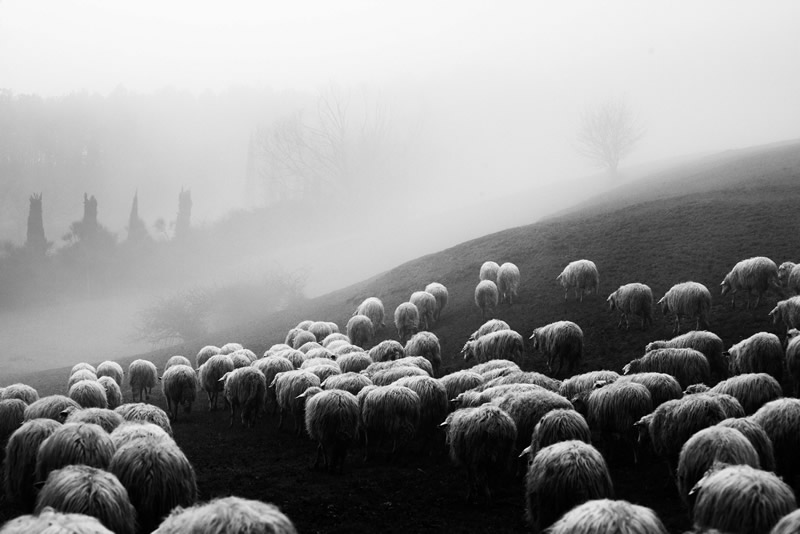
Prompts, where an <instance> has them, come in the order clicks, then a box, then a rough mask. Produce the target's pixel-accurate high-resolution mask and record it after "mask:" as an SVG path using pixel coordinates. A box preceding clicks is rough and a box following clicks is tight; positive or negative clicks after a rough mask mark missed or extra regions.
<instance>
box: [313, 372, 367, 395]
mask: <svg viewBox="0 0 800 534" xmlns="http://www.w3.org/2000/svg"><path fill="white" fill-rule="evenodd" d="M371 385H372V380H370V379H369V378H367V377H366V376H365V375H362V374H360V373H353V372H348V373H342V374H340V375H332V376H329V377H328V378H326V379H325V381H324V382H322V383H321V384H320V387H322V389H342V390H344V391H347V392H350V393H352V394H353V395H358V392H359V391H361V390H362V389H364V388H365V387H367V386H371Z"/></svg>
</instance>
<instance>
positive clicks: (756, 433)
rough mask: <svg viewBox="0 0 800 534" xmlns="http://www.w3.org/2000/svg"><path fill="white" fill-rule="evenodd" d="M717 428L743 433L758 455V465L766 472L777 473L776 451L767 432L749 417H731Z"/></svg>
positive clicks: (718, 424)
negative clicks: (721, 427)
mask: <svg viewBox="0 0 800 534" xmlns="http://www.w3.org/2000/svg"><path fill="white" fill-rule="evenodd" d="M717 426H723V427H726V428H733V429H735V430H738V431H739V432H741V433H742V435H743V436H744V437H746V438H747V441H749V442H750V444H751V445H752V446H753V448H754V449H755V450H756V453H757V454H758V463H759V464H760V466H761V469H763V470H764V471H775V450H774V448H773V447H772V441H771V440H770V439H769V436H768V435H767V433H766V431H765V430H764V429H763V428H762V427H761V425H759V424H758V423H756V422H755V421H753V420H752V419H751V418H749V417H729V418H727V419H725V420H724V421H722V422H720V423H717Z"/></svg>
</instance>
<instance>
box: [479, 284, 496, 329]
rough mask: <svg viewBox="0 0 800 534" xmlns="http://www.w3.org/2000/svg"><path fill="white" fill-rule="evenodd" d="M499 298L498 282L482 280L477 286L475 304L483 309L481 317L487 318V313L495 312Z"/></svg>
mask: <svg viewBox="0 0 800 534" xmlns="http://www.w3.org/2000/svg"><path fill="white" fill-rule="evenodd" d="M499 299H500V292H499V291H498V289H497V284H495V283H494V282H492V281H491V280H481V281H480V282H479V283H478V285H477V286H475V305H476V306H477V307H478V308H479V309H480V310H481V319H483V320H486V316H487V315H491V314H493V313H494V309H495V308H496V307H497V303H498V301H499Z"/></svg>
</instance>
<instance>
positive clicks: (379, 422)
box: [360, 385, 420, 460]
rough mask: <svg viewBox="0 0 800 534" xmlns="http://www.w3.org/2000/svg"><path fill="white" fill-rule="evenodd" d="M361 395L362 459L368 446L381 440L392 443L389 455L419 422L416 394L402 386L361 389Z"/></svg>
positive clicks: (413, 432) (395, 450)
mask: <svg viewBox="0 0 800 534" xmlns="http://www.w3.org/2000/svg"><path fill="white" fill-rule="evenodd" d="M364 391H366V393H365V394H364V395H363V396H362V398H361V402H360V404H361V421H362V423H363V430H364V443H365V449H364V451H365V452H364V459H365V460H366V459H368V458H369V451H370V446H371V445H372V444H373V443H379V442H380V441H382V440H388V441H391V442H392V455H394V454H395V453H396V452H397V447H398V444H401V443H405V442H407V441H409V440H411V439H412V438H413V437H414V434H415V433H416V431H417V425H418V424H419V414H420V399H419V395H417V393H416V392H414V391H412V390H411V389H409V388H407V387H404V386H395V385H389V386H378V387H369V388H364V389H363V390H362V392H364Z"/></svg>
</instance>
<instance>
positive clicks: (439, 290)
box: [425, 282, 450, 322]
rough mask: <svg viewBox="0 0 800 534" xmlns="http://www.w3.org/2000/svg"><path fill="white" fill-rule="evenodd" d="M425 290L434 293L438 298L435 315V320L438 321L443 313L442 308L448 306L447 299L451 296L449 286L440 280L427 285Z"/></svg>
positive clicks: (434, 296)
mask: <svg viewBox="0 0 800 534" xmlns="http://www.w3.org/2000/svg"><path fill="white" fill-rule="evenodd" d="M425 291H426V292H428V293H430V294H431V295H433V298H434V299H436V313H435V314H434V316H433V320H434V322H438V321H439V318H440V317H441V315H442V310H443V309H444V308H445V306H447V300H448V299H449V298H450V294H449V293H448V291H447V288H446V287H445V286H444V285H443V284H440V283H439V282H431V283H430V284H428V285H427V286H425Z"/></svg>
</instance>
